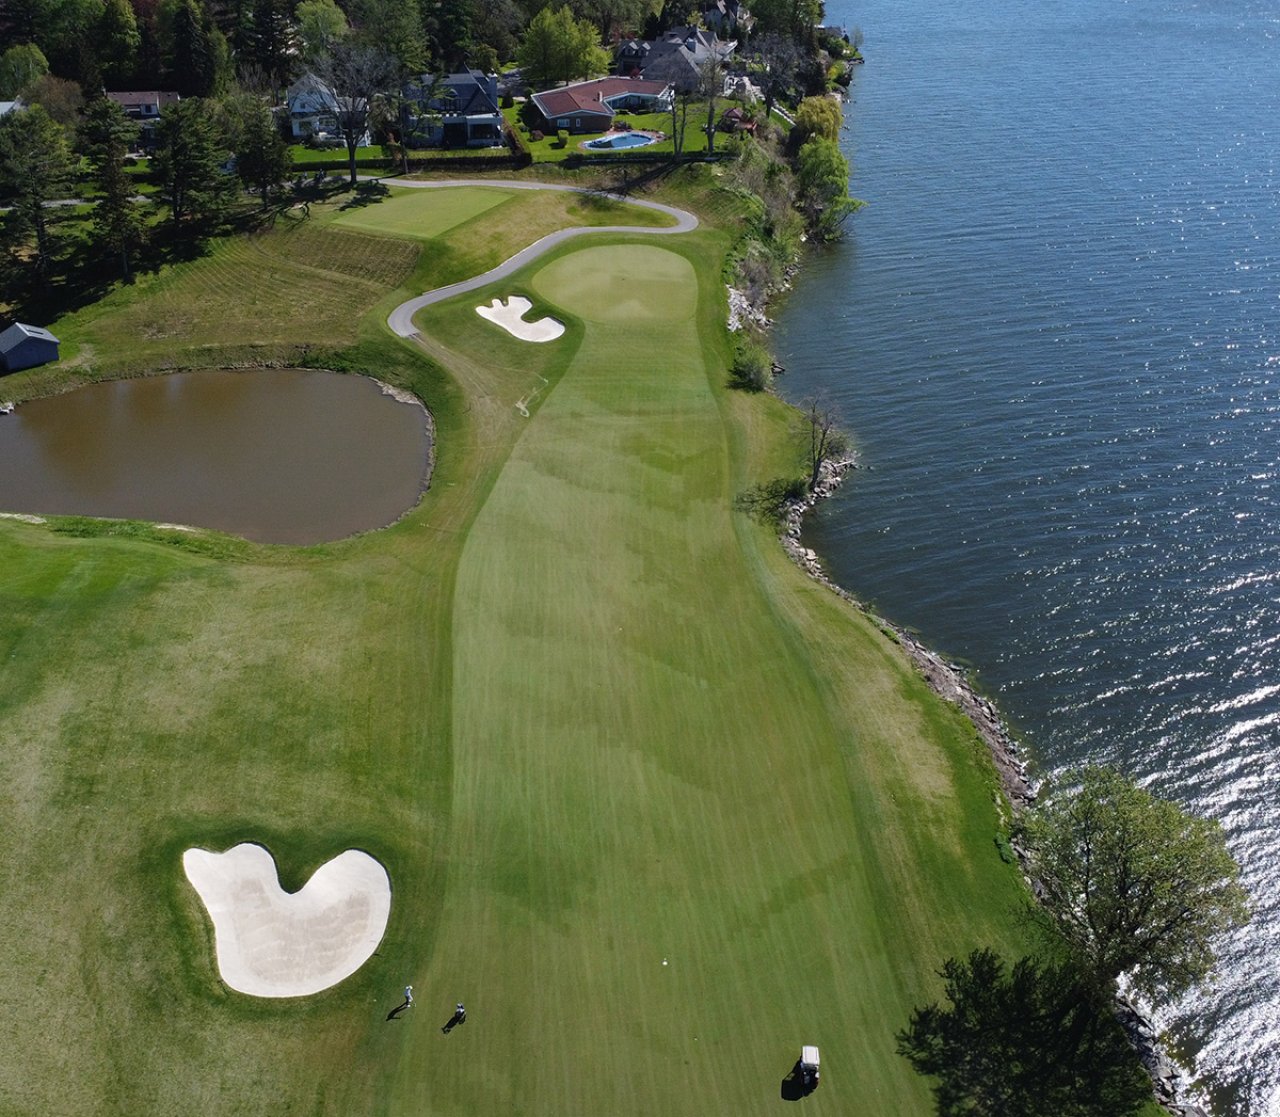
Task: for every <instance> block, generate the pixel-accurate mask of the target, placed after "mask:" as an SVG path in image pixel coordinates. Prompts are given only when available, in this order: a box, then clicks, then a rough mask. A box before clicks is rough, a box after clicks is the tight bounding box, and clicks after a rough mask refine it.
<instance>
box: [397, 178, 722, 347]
mask: <svg viewBox="0 0 1280 1117" xmlns="http://www.w3.org/2000/svg"><path fill="white" fill-rule="evenodd" d="M395 185H396V186H407V187H410V188H411V189H414V190H439V189H445V188H448V187H452V186H492V187H497V188H498V189H501V190H559V191H562V192H564V193H569V194H596V195H597V196H598V197H605V198H610V199H612V200H613V201H616V202H626V203H627V204H628V205H633V206H643V207H644V208H645V209H653V210H657V211H658V212H659V213H665V214H669V215H670V216H671V217H674V218H675V219H676V223H675V224H674V225H669V226H667V227H666V228H660V229H655V228H652V227H651V226H648V225H577V226H574V227H573V228H571V229H560V230H559V231H558V232H555V233H548V234H547V235H546V236H545V237H543V238H542V239H541V240H536V241H534V242H533V243H532V244H531V245H529V247H528V248H522V249H521V250H520V251H519V252H517V253H516V254H515V255H514V256H512V257H511V258H510V259H507V260H504V261H503V262H502V263H501V264H499V265H498V266H497V267H496V268H490V269H489V270H488V271H487V272H483V273H482V274H480V275H477V276H473V277H472V278H471V279H464V280H462V281H461V282H459V283H450V284H449V285H448V286H447V287H437V288H436V289H435V290H434V291H428V292H427V293H426V294H424V295H418V296H417V297H416V298H412V299H409V300H408V302H403V303H401V304H400V305H399V306H398V307H396V308H395V310H393V311H392V312H391V313H390V315H388V317H387V325H388V326H390V327H391V331H392V333H394V334H397V335H399V336H400V337H416V336H417V334H418V331H417V330H416V329H414V325H413V316H414V315H415V314H417V313H418V311H420V310H421V309H422V308H423V307H424V306H431V305H432V304H433V303H438V302H442V301H443V300H445V299H451V298H453V296H454V295H462V294H465V293H466V292H467V291H476V290H478V289H479V288H481V287H487V286H488V285H489V284H490V283H493V282H494V281H495V280H499V279H505V278H506V277H507V276H509V275H511V274H512V273H513V272H516V271H519V270H520V269H521V268H522V267H524V266H525V264H527V263H529V261H530V260H536V259H537V258H538V257H539V256H541V255H542V254H543V253H544V252H547V251H549V250H550V249H552V248H555V246H556V245H558V244H563V243H564V242H565V241H567V240H569V238H570V237H579V236H582V235H583V234H584V233H654V234H657V235H659V236H661V235H669V234H672V233H691V232H692V231H693V230H694V229H696V228H697V227H698V219H697V218H696V217H694V215H693V214H692V213H688V212H686V211H685V210H682V209H676V207H675V206H668V205H663V204H662V203H661V202H647V201H644V200H642V199H640V198H629V197H627V196H626V195H623V194H610V193H604V194H601V193H600V192H599V191H595V190H587V189H585V188H584V187H581V186H559V185H555V184H548V183H542V182H513V181H511V180H508V179H474V178H471V179H469V178H459V179H450V180H449V181H447V182H396V183H395Z"/></svg>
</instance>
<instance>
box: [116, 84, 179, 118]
mask: <svg viewBox="0 0 1280 1117" xmlns="http://www.w3.org/2000/svg"><path fill="white" fill-rule="evenodd" d="M107 100H108V101H114V102H115V103H116V104H117V105H119V106H120V107H121V108H122V109H124V114H125V116H127V117H128V118H129V119H130V120H141V121H143V122H144V123H145V122H146V121H148V120H157V119H159V117H160V110H161V109H163V108H164V107H165V106H166V105H176V104H177V103H178V102H179V101H180V100H181V98H180V97H179V96H178V95H177V94H176V93H170V92H168V91H167V90H160V91H156V90H150V91H147V92H141V93H108V94H107Z"/></svg>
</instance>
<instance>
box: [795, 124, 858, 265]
mask: <svg viewBox="0 0 1280 1117" xmlns="http://www.w3.org/2000/svg"><path fill="white" fill-rule="evenodd" d="M796 185H797V187H798V188H799V191H800V208H801V211H802V212H803V213H804V215H805V221H806V223H807V225H808V227H809V232H810V233H811V234H812V235H813V237H814V238H815V239H816V240H820V241H829V240H835V239H836V238H837V237H839V235H840V227H841V225H843V224H844V219H845V218H846V217H848V216H849V214H851V213H852V212H853V211H854V210H856V209H857V208H858V207H859V206H860V205H861V204H862V203H861V202H859V201H857V200H856V199H854V198H851V197H850V196H849V163H848V161H847V160H846V159H845V157H844V155H843V154H842V153H841V151H840V146H839V144H837V143H835V142H834V141H832V140H824V139H822V138H821V137H820V136H814V137H813V138H812V139H809V140H806V141H805V143H804V145H803V146H802V147H801V148H800V154H799V156H798V157H797V159H796Z"/></svg>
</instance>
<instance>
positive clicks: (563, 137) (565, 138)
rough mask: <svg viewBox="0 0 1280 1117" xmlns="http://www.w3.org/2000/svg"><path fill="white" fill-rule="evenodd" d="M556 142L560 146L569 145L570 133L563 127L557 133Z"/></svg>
mask: <svg viewBox="0 0 1280 1117" xmlns="http://www.w3.org/2000/svg"><path fill="white" fill-rule="evenodd" d="M556 143H557V144H559V146H560V147H568V146H569V133H568V132H566V131H565V130H564V129H563V128H561V129H560V130H559V131H558V132H557V133H556Z"/></svg>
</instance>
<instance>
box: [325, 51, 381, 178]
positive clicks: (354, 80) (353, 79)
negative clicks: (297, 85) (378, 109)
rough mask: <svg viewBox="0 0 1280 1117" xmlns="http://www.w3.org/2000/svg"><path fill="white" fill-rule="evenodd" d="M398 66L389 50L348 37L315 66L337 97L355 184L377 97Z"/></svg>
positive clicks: (340, 128) (341, 126) (342, 130)
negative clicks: (358, 159)
mask: <svg viewBox="0 0 1280 1117" xmlns="http://www.w3.org/2000/svg"><path fill="white" fill-rule="evenodd" d="M396 70H397V67H396V62H395V59H394V58H392V57H391V55H389V54H388V53H387V52H386V51H384V50H379V49H378V48H377V47H372V46H367V45H365V44H363V43H359V42H351V41H349V40H346V39H342V40H339V41H338V42H336V43H334V44H333V46H332V48H331V49H330V51H329V53H328V54H327V55H325V56H324V57H323V58H321V59H320V60H319V61H318V62H317V64H316V66H315V74H316V77H318V78H319V79H320V80H321V81H322V82H324V84H325V85H326V86H327V87H328V89H329V92H330V94H331V95H332V97H333V102H334V116H335V117H336V118H337V121H338V131H339V132H341V133H342V139H343V141H344V142H345V143H346V145H347V165H348V169H349V171H350V174H351V185H352V186H355V184H356V148H358V147H359V146H360V140H361V139H362V138H363V137H364V134H365V132H366V131H367V130H368V128H369V114H370V112H371V110H372V108H373V103H374V99H375V98H376V97H377V96H378V95H379V94H380V93H383V92H384V91H385V90H387V89H388V88H389V87H390V86H391V84H392V83H393V81H394V80H395V77H396Z"/></svg>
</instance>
